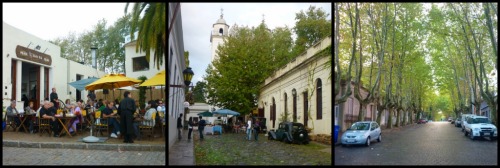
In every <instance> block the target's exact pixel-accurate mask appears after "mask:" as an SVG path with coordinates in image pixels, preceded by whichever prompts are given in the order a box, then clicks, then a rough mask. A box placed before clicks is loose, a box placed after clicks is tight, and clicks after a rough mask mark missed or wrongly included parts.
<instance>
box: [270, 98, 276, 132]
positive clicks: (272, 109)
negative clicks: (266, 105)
mask: <svg viewBox="0 0 500 168" xmlns="http://www.w3.org/2000/svg"><path fill="white" fill-rule="evenodd" d="M271 111H272V112H271V113H272V115H271V120H273V128H274V124H275V121H276V101H274V97H273V104H272V105H271Z"/></svg>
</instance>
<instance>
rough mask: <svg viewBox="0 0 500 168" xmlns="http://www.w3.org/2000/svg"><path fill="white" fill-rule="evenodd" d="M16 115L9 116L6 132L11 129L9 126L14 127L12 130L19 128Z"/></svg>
mask: <svg viewBox="0 0 500 168" xmlns="http://www.w3.org/2000/svg"><path fill="white" fill-rule="evenodd" d="M14 118H15V116H7V121H6V122H7V126H6V128H5V132H7V131H8V130H9V128H12V130H13V131H14V132H15V131H16V130H17V125H16V122H15V119H14Z"/></svg>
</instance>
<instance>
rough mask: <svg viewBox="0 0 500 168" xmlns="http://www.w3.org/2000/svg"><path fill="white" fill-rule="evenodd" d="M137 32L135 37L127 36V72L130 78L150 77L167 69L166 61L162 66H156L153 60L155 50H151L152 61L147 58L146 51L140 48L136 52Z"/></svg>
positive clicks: (125, 45)
mask: <svg viewBox="0 0 500 168" xmlns="http://www.w3.org/2000/svg"><path fill="white" fill-rule="evenodd" d="M136 39H137V32H136V33H135V34H134V39H131V38H130V35H128V36H126V37H125V44H124V47H125V74H126V76H127V77H130V78H136V79H137V78H139V76H143V75H144V76H146V77H147V78H148V79H150V78H152V77H153V76H155V75H156V74H157V73H158V72H160V71H163V70H165V64H164V63H165V62H166V61H167V60H165V59H164V60H163V63H162V64H160V68H159V69H158V68H157V67H156V65H155V64H156V63H155V62H154V61H153V58H154V55H153V54H154V51H153V49H151V51H150V61H149V62H148V61H147V60H146V52H144V51H141V50H139V52H136V46H137V45H136V44H137V40H136Z"/></svg>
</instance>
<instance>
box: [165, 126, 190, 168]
mask: <svg viewBox="0 0 500 168" xmlns="http://www.w3.org/2000/svg"><path fill="white" fill-rule="evenodd" d="M194 131H195V130H193V132H192V133H191V140H189V141H188V139H187V137H188V132H189V130H182V139H181V140H180V141H179V140H177V141H176V142H175V143H174V145H172V149H171V150H170V152H169V153H168V165H195V157H194V142H193V137H194Z"/></svg>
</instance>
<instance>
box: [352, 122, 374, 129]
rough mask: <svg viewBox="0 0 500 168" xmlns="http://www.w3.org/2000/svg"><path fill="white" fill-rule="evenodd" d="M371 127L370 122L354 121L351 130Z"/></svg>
mask: <svg viewBox="0 0 500 168" xmlns="http://www.w3.org/2000/svg"><path fill="white" fill-rule="evenodd" d="M368 128H370V123H354V124H352V126H351V128H349V129H350V130H368Z"/></svg>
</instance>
